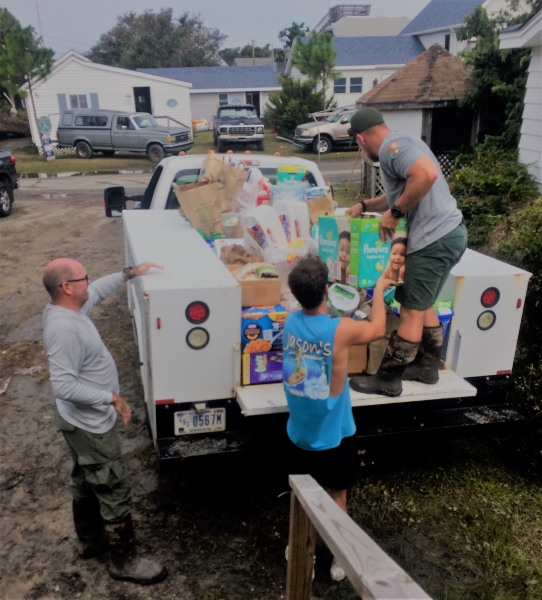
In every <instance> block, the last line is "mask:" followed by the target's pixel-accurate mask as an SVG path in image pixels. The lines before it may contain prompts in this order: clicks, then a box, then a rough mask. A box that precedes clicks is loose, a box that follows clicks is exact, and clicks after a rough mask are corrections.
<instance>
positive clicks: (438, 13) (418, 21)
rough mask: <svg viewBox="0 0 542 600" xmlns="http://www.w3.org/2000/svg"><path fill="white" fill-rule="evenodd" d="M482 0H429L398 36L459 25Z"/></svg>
mask: <svg viewBox="0 0 542 600" xmlns="http://www.w3.org/2000/svg"><path fill="white" fill-rule="evenodd" d="M483 1H484V0H431V2H429V4H428V5H427V6H426V7H425V8H424V9H423V10H422V11H421V12H419V13H418V15H417V16H416V17H414V19H412V21H410V23H409V24H408V25H407V26H406V27H405V28H404V29H403V31H401V34H400V35H405V34H411V35H412V34H416V33H421V32H422V31H430V30H432V29H443V28H445V27H451V26H452V25H460V24H461V23H463V21H464V20H465V17H466V16H467V15H469V14H470V13H471V12H472V11H473V10H474V9H475V8H476V6H477V5H478V4H483Z"/></svg>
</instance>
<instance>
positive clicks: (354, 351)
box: [348, 344, 367, 375]
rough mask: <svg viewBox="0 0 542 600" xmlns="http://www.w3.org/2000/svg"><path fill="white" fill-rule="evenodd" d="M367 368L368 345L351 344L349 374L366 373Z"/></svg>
mask: <svg viewBox="0 0 542 600" xmlns="http://www.w3.org/2000/svg"><path fill="white" fill-rule="evenodd" d="M366 368H367V345H366V344H363V345H357V346H350V347H349V348H348V375H358V374H359V373H364V372H365V369H366Z"/></svg>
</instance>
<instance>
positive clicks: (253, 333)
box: [241, 304, 288, 352]
mask: <svg viewBox="0 0 542 600" xmlns="http://www.w3.org/2000/svg"><path fill="white" fill-rule="evenodd" d="M287 315H288V312H287V311H286V309H285V308H284V307H283V306H281V305H280V304H277V305H276V306H262V307H254V308H253V307H250V308H248V307H247V308H243V312H242V313H241V348H242V349H243V351H245V348H246V347H247V345H250V343H251V342H262V341H265V342H268V343H269V346H268V347H267V348H261V347H260V348H257V350H259V351H264V350H267V351H270V350H282V330H283V329H284V321H286V317H287ZM248 351H249V352H250V351H251V350H250V347H249V349H248Z"/></svg>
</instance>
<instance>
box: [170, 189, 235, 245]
mask: <svg viewBox="0 0 542 600" xmlns="http://www.w3.org/2000/svg"><path fill="white" fill-rule="evenodd" d="M172 187H173V190H174V191H175V195H176V196H177V200H178V201H179V204H180V205H181V210H180V212H181V214H183V215H184V216H185V217H186V218H187V219H188V220H189V221H190V223H191V225H192V227H194V229H197V230H198V231H201V233H203V235H204V236H205V237H211V236H212V235H214V234H216V233H224V230H223V229H222V211H221V210H220V195H219V190H220V184H219V183H216V182H215V183H209V182H208V181H203V182H201V183H190V184H188V185H177V184H176V183H172Z"/></svg>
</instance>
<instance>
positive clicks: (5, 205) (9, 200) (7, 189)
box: [0, 150, 19, 217]
mask: <svg viewBox="0 0 542 600" xmlns="http://www.w3.org/2000/svg"><path fill="white" fill-rule="evenodd" d="M15 162H16V159H15V157H14V156H13V154H11V152H10V151H9V150H5V151H2V152H0V217H7V216H8V215H9V213H10V212H11V207H12V206H13V191H14V190H16V189H17V188H18V187H19V184H18V182H17V170H16V169H15Z"/></svg>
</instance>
